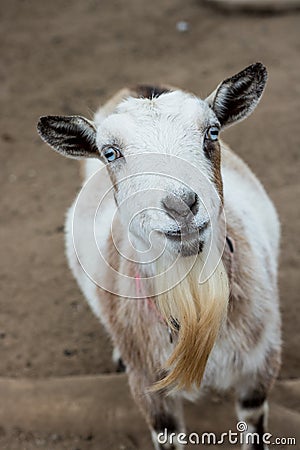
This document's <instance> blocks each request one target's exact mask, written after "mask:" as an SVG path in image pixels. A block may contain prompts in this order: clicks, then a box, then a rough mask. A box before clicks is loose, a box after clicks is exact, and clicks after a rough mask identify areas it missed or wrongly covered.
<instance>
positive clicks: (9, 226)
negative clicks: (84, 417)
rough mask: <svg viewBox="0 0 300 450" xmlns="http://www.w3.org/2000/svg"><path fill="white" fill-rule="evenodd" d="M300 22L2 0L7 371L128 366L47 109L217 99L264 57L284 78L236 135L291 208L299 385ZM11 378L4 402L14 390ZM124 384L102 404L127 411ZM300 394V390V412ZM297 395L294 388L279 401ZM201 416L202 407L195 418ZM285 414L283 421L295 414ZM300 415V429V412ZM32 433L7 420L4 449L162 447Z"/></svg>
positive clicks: (289, 294)
mask: <svg viewBox="0 0 300 450" xmlns="http://www.w3.org/2000/svg"><path fill="white" fill-rule="evenodd" d="M299 19H300V14H298V13H295V12H294V13H289V14H284V15H267V14H263V15H255V14H251V15H245V14H236V13H231V14H229V13H224V12H222V11H220V10H215V9H213V8H211V7H208V6H207V5H205V4H204V3H203V2H201V0H198V1H197V0H185V1H182V0H172V1H171V0H161V1H159V0H152V1H151V2H147V1H145V0H144V1H141V0H127V2H124V1H121V0H110V1H108V0H103V1H96V0H85V1H82V0H73V1H67V0H51V1H50V2H42V1H38V0H22V1H21V0H1V2H0V20H1V23H0V55H1V65H0V81H1V82H0V99H1V113H0V115H1V128H0V142H1V149H0V164H1V166H0V167H1V169H0V170H1V178H0V189H1V197H0V244H1V260H0V377H1V379H8V378H9V379H12V378H13V379H18V380H19V381H20V383H21V382H23V380H24V379H27V378H29V379H32V380H35V379H40V378H42V379H44V378H48V377H49V379H52V378H53V377H55V378H60V377H70V376H72V377H74V376H79V375H80V376H84V375H86V376H91V375H97V374H108V373H112V372H114V367H113V365H112V362H111V347H110V344H109V340H108V338H107V336H106V335H105V332H104V331H103V329H102V327H101V326H100V325H99V324H98V322H97V320H96V319H95V317H94V316H93V315H92V313H91V312H90V310H89V308H88V306H87V304H86V303H85V301H84V299H83V297H82V295H81V293H80V291H79V289H78V287H77V285H76V283H75V281H74V279H73V278H72V276H71V274H70V272H69V270H68V267H67V263H66V259H65V256H64V239H63V223H64V215H65V212H66V209H67V208H68V206H69V205H70V204H71V202H72V200H73V198H74V196H75V194H76V192H77V190H78V189H79V187H80V179H79V173H78V163H77V162H75V161H71V160H67V159H64V158H61V157H60V156H58V155H57V154H55V153H54V152H51V151H50V149H48V148H47V147H46V146H45V145H44V144H43V143H42V141H41V140H40V139H39V137H38V135H37V133H36V128H35V127H36V122H37V120H38V117H39V116H41V115H48V114H81V115H85V116H87V117H91V116H92V114H93V111H95V110H96V108H97V107H98V105H99V104H100V103H101V102H103V101H104V100H105V99H107V98H108V97H109V96H110V95H111V94H113V93H114V92H115V91H116V90H118V89H119V88H121V87H122V86H124V85H128V84H135V83H137V82H150V83H160V82H161V83H169V84H171V85H177V86H179V87H182V88H184V89H185V90H188V91H191V92H194V93H196V94H198V95H199V96H206V95H207V94H208V93H210V92H211V91H212V90H213V89H214V88H215V86H216V85H217V84H218V83H219V82H220V81H221V80H222V79H224V78H225V77H228V76H229V75H231V74H233V73H235V72H237V71H239V70H240V69H242V68H243V67H245V66H246V65H248V64H250V63H252V62H255V61H262V62H263V63H264V64H265V65H266V66H267V67H268V70H269V74H270V76H269V82H268V85H267V90H266V92H265V95H264V97H263V100H262V102H261V104H260V105H259V107H258V109H257V110H256V111H255V113H254V114H253V115H252V116H251V117H250V118H249V119H248V120H247V121H245V122H243V123H241V124H239V125H237V126H236V127H233V128H232V129H229V130H228V131H226V132H225V133H224V134H223V139H224V140H225V141H226V142H228V143H229V144H230V145H231V146H232V148H233V149H234V150H235V151H236V152H237V153H238V154H239V155H241V156H242V157H243V158H244V159H245V160H246V161H247V162H248V163H249V165H250V167H251V168H252V169H253V170H254V172H255V173H256V174H257V175H258V176H259V178H260V179H261V180H262V182H263V184H264V185H265V187H266V189H267V191H268V192H269V194H270V195H271V197H272V199H273V200H274V202H275V204H276V206H277V208H278V212H279V215H280V219H281V223H282V246H281V248H282V251H281V261H280V272H279V283H280V292H281V305H282V313H283V336H284V352H283V365H282V370H281V374H280V379H281V380H282V382H283V383H285V382H287V380H292V379H295V380H296V379H297V378H298V377H299V368H300V351H299V347H300V327H299V317H300V302H299V258H300V252H299V239H298V232H299V198H300V182H299V143H300V142H299V141H300V137H299V132H298V127H299V120H300V117H299V109H300V108H299V93H300V79H299V72H300V60H299V50H300V27H299ZM182 20H184V21H187V22H188V24H189V29H188V31H186V32H179V31H178V30H177V29H176V24H177V22H178V21H182ZM111 376H112V377H113V376H114V375H111ZM68 379H69V378H68ZM122 380H123V379H122ZM122 383H123V384H124V386H125V387H124V391H126V389H127V388H126V383H125V382H124V380H123V381H122ZM1 386H2V387H1V388H2V391H0V397H1V395H4V394H5V391H6V389H5V387H3V386H5V385H1ZM110 392H111V393H112V395H111V396H110V397H109V399H108V400H107V399H106V401H107V403H106V404H103V405H102V406H103V408H104V409H106V408H110V406H111V408H112V410H113V409H114V408H117V405H118V401H119V398H117V396H116V395H113V392H114V390H111V391H110ZM280 392H281V391H280ZM284 392H285V391H284ZM299 392H300V389H295V392H294V394H293V398H294V400H295V399H296V403H297V407H299V404H300V396H299V395H298V394H299ZM285 399H286V396H285V394H282V396H280V399H279V404H281V403H282V401H284V400H285ZM128 401H130V400H128ZM0 402H1V400H0ZM130 405H131V404H130ZM16 408H17V406H16ZM132 408H134V406H132ZM25 409H26V408H25ZM298 409H299V408H298ZM0 411H1V405H0ZM191 411H194V412H195V410H191ZM98 414H99V411H98ZM195 414H196V413H195ZM195 414H194V416H193V414H192V412H190V417H191V420H194V422H195ZM277 414H279V416H278V417H279V418H280V417H281V416H280V414H283V413H280V411H279V412H278V411H277ZM292 414H294V415H293V420H294V422H293V423H297V424H298V428H299V426H300V412H298V413H297V415H296V413H295V411H294V412H293V413H292ZM100 415H101V414H100ZM1 417H2V416H1V414H0V418H1ZM62 417H63V415H62ZM276 417H277V416H276ZM4 418H5V415H4ZM3 420H4V419H3ZM62 420H63V418H62ZM116 420H117V419H116ZM199 420H200V414H199ZM220 420H221V422H222V419H220ZM278 420H279V419H278ZM0 422H1V421H0ZM99 423H101V418H99ZM137 423H138V422H137ZM291 423H292V422H291ZM24 427H25V426H24ZM29 428H30V427H29ZM25 429H26V430H27V431H26V432H25V431H24V430H22V419H20V421H19V425H18V423H16V424H15V428H14V429H13V430H10V431H9V427H7V424H6V423H5V420H4V422H3V423H0V449H5V450H15V449H16V450H20V449H27V450H31V449H36V448H40V447H43V448H47V449H49V450H50V449H52V448H53V449H64V448H67V449H69V450H76V449H77V450H79V449H81V450H83V449H86V448H89V449H92V448H93V449H94V448H95V449H96V448H99V449H101V450H103V449H106V448H111V449H112V450H114V449H117V448H118V449H121V448H123V449H141V448H143V449H146V448H148V447H147V445H149V444H146V443H145V441H143V440H139V439H138V438H135V439H133V440H132V439H131V440H130V439H129V437H128V436H127V438H126V439H127V440H126V439H125V438H124V436H126V430H125V431H124V432H123V435H122V436H123V438H124V439H125V440H123V444H122V445H123V447H122V446H120V445H119V444H117V443H116V442H112V443H111V444H107V446H106V444H105V445H104V444H103V441H102V440H101V439H100V437H99V435H97V431H94V434H93V439H91V438H90V435H89V434H86V435H85V437H84V433H83V432H82V433H83V434H81V435H80V436H81V437H78V436H77V435H76V433H75V434H74V429H73V435H72V434H71V435H70V436H69V437H66V436H65V437H61V436H62V435H63V434H64V433H63V431H64V430H63V429H61V430H60V433H61V434H60V437H59V439H58V441H56V440H55V438H54V440H53V434H52V435H51V436H52V437H51V436H50V437H49V436H48V434H46V435H43V437H42V438H40V437H37V436H36V435H34V434H33V433H34V432H35V433H37V434H38V433H39V430H38V429H35V430H34V429H32V430H31V431H32V433H31V434H30V430H29V431H28V427H27V428H26V427H25ZM66 429H72V427H71V428H68V427H67V425H66ZM87 429H88V426H87ZM100 429H101V427H100ZM286 429H287V430H288V428H287V427H286ZM295 429H296V426H295ZM138 432H139V429H137V433H138ZM22 433H23V434H22ZM24 433H25V434H24ZM26 433H27V434H26ZM141 433H142V432H140V434H139V436H140V437H141V436H142V434H141ZM143 433H144V431H143ZM22 436H23V437H22ZM24 436H25V437H24ZM45 436H46V437H45ZM74 436H75V437H74ZM76 436H77V437H76ZM82 436H83V437H82ZM77 438H78V439H79V440H78V439H77ZM51 439H52V440H51ZM76 439H77V441H76ZM141 439H142V437H141ZM143 439H144V438H143ZM147 439H148V437H147ZM129 441H130V442H129ZM95 442H96V443H95ZM141 442H143V443H142V444H141ZM147 442H148V441H147ZM299 445H300V444H299ZM149 448H150V447H149ZM278 448H279V447H278ZM294 448H295V447H294Z"/></svg>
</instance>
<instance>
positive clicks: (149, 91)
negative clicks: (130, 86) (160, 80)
mask: <svg viewBox="0 0 300 450" xmlns="http://www.w3.org/2000/svg"><path fill="white" fill-rule="evenodd" d="M134 90H135V91H136V93H137V95H138V97H141V98H148V99H150V100H152V99H153V98H157V97H160V96H161V95H162V94H166V93H168V92H170V89H167V88H163V87H159V86H150V85H146V84H145V85H143V84H141V85H138V86H136V88H135V89H134Z"/></svg>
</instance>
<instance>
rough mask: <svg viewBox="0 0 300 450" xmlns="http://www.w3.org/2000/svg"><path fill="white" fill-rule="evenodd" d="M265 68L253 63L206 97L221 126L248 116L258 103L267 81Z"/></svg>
mask: <svg viewBox="0 0 300 450" xmlns="http://www.w3.org/2000/svg"><path fill="white" fill-rule="evenodd" d="M267 78H268V74H267V69H266V68H265V66H264V65H263V64H261V63H255V64H252V65H251V66H248V67H246V69H244V70H242V71H241V72H239V73H237V74H236V75H234V76H233V77H230V78H227V79H226V80H224V81H223V82H222V83H221V84H220V85H219V86H218V87H217V89H216V90H215V91H214V92H213V93H212V94H211V95H210V96H209V97H207V99H206V102H207V103H208V104H209V106H210V107H211V108H212V110H213V111H214V113H215V114H216V116H217V118H218V120H219V122H220V124H221V127H227V126H229V125H231V124H233V123H235V122H239V121H240V120H243V119H245V118H246V117H248V116H249V115H250V114H251V112H252V111H253V110H254V108H255V107H256V105H257V104H258V102H259V100H260V98H261V96H262V93H263V90H264V87H265V84H266V82H267Z"/></svg>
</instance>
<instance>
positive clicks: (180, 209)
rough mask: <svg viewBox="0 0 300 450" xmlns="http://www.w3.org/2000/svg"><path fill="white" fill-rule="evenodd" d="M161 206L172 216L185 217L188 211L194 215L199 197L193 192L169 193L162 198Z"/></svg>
mask: <svg viewBox="0 0 300 450" xmlns="http://www.w3.org/2000/svg"><path fill="white" fill-rule="evenodd" d="M162 204H163V207H164V208H165V210H166V211H167V213H168V214H170V215H171V216H172V217H173V218H174V217H185V216H187V215H188V214H189V213H190V212H192V214H193V215H196V214H197V212H198V204H199V199H198V196H197V194H195V193H194V192H188V193H184V194H183V195H177V196H176V195H175V194H170V195H167V196H166V197H165V198H164V199H163V200H162Z"/></svg>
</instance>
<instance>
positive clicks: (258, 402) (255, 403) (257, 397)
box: [239, 391, 266, 409]
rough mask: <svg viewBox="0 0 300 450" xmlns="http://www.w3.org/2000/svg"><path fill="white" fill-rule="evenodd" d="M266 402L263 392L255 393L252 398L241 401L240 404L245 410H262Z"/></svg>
mask: <svg viewBox="0 0 300 450" xmlns="http://www.w3.org/2000/svg"><path fill="white" fill-rule="evenodd" d="M265 400H266V395H265V394H264V393H262V392H259V391H255V392H253V394H252V395H251V397H248V398H244V399H240V400H239V403H240V405H241V407H242V408H244V409H256V408H260V407H261V406H262V405H263V403H264V402H265Z"/></svg>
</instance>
